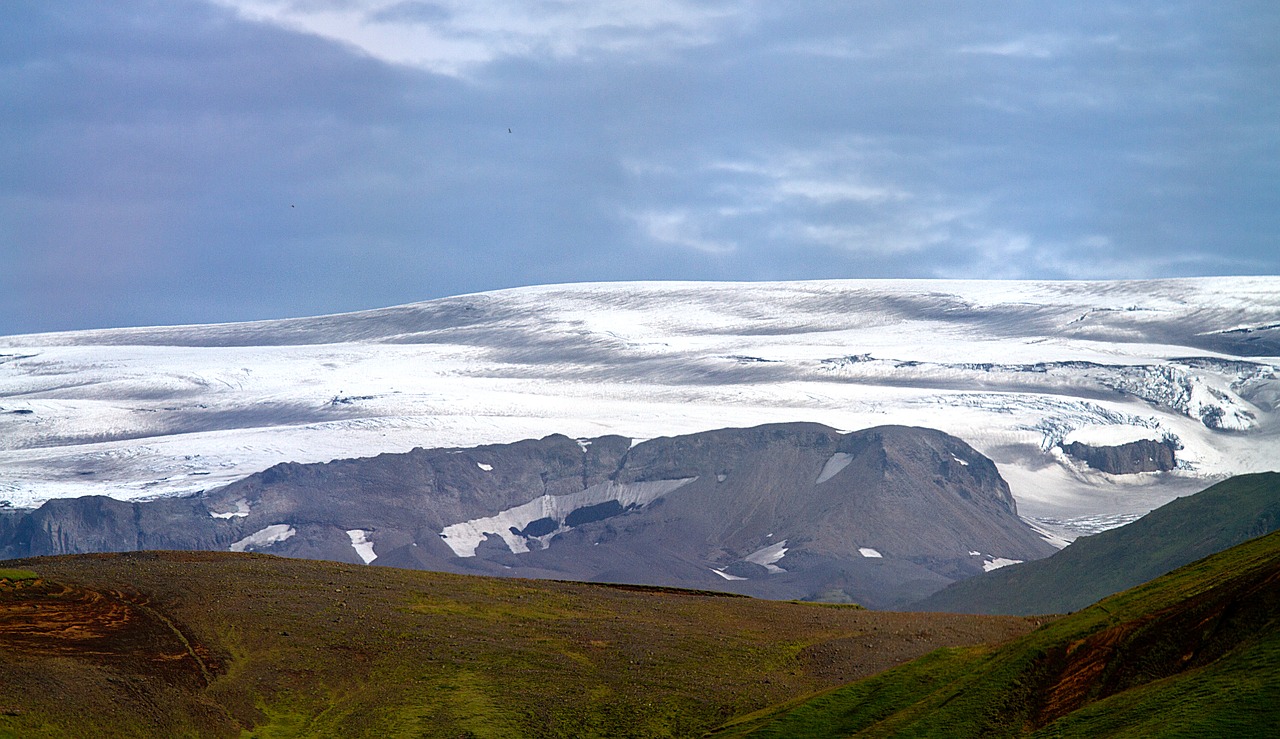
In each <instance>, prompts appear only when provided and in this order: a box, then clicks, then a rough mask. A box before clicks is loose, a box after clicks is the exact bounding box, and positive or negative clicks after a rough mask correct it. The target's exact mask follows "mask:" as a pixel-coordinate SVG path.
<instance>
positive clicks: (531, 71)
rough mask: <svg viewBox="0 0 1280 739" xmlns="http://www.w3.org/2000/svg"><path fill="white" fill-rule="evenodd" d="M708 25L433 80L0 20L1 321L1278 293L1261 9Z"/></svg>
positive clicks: (855, 12)
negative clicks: (713, 290)
mask: <svg viewBox="0 0 1280 739" xmlns="http://www.w3.org/2000/svg"><path fill="white" fill-rule="evenodd" d="M327 6H328V7H345V8H348V9H350V10H352V12H358V11H362V9H367V8H369V7H371V6H370V5H369V4H368V3H354V2H349V3H339V4H337V5H334V4H328V5H327ZM317 7H318V6H317ZM378 7H379V8H380V10H379V11H378V12H379V13H380V14H379V15H377V16H376V17H375V19H374V20H376V22H378V23H387V24H393V25H394V24H397V23H401V24H409V25H413V24H419V25H421V24H426V25H433V24H434V25H436V26H447V25H449V24H451V23H452V20H450V19H449V18H447V17H446V16H445V15H444V13H445V12H455V13H456V12H457V11H458V8H457V7H455V6H452V5H448V4H447V3H439V4H429V3H407V2H406V3H397V4H390V3H387V4H383V5H380V6H378ZM537 7H538V6H534V5H529V6H527V8H532V9H533V10H531V11H529V12H535V11H536V9H537ZM672 7H675V6H674V5H673V6H672ZM681 7H683V6H681ZM691 7H692V6H691ZM707 7H709V8H710V10H708V11H707V13H708V15H707V17H708V18H711V19H712V20H710V21H707V22H708V23H710V24H711V25H708V26H699V25H697V24H696V23H694V24H692V25H689V26H687V27H681V28H675V27H661V28H657V27H655V28H654V29H650V30H644V29H643V28H641V27H636V28H629V29H622V30H619V29H611V28H608V27H601V28H597V29H588V30H587V31H583V33H586V34H588V35H590V38H591V44H592V45H591V50H590V52H589V53H587V52H585V51H584V52H582V53H579V54H561V55H556V54H549V53H545V51H546V49H545V48H544V49H542V50H541V51H539V50H538V49H537V48H534V46H529V45H527V44H526V45H518V46H514V47H510V49H509V51H510V53H504V54H503V55H501V56H497V57H494V58H493V59H492V60H491V61H490V62H488V63H486V64H481V65H479V66H475V67H473V68H471V69H470V71H469V72H468V74H467V75H466V76H465V77H451V76H444V75H440V74H433V73H432V72H430V71H429V70H423V69H415V68H412V67H410V66H406V65H402V64H395V63H388V62H385V61H382V60H380V59H379V58H377V56H376V55H371V54H368V53H365V52H364V51H361V50H358V49H355V48H353V47H351V46H348V45H344V44H343V43H339V42H335V41H331V40H326V39H324V38H320V37H317V36H313V35H308V34H305V33H301V32H298V31H296V30H293V29H290V28H285V27H278V26H275V25H271V24H268V23H260V22H250V21H247V20H245V19H244V18H243V17H240V16H238V15H237V14H235V13H234V12H232V11H231V10H229V9H227V8H225V7H223V6H221V5H210V4H206V3H200V2H142V1H140V0H133V1H131V2H119V3H108V4H102V3H93V2H83V3H73V2H65V3H56V4H46V3H35V2H16V3H7V4H4V5H0V24H3V26H4V27H7V28H15V27H21V28H23V29H24V33H23V34H21V35H18V34H13V35H11V37H7V38H6V39H5V40H4V42H2V43H0V95H2V96H3V99H4V100H5V102H6V105H5V106H4V108H3V112H0V333H12V332H18V331H29V330H41V329H54V328H76V327H89V326H102V325H126V324H134V325H136V324H155V323H174V322H190V321H202V322H203V321H221V320H232V319H248V318H265V317H273V316H286V315H305V314H314V313H320V312H332V311H339V310H352V309H356V308H362V307H377V306H383V305H390V304H394V303H400V302H409V301H415V300H422V299H427V298H431V297H438V296H443V295H449V294H458V293H463V292H470V291H478V290H485V289H493V288H499V287H506V286H512V285H519V284H532V283H544V282H563V281H579V280H612V279H775V278H801V277H885V276H898V277H910V276H917V277H931V276H979V277H980V276H993V277H1045V278H1051V277H1061V278H1076V277H1091V278H1104V277H1117V278H1118V277H1157V276H1183V275H1193V274H1212V273H1250V272H1251V273H1275V272H1277V271H1280V256H1277V251H1278V250H1276V249H1275V241H1274V239H1275V234H1276V233H1280V187H1277V186H1276V185H1277V182H1280V161H1277V159H1276V158H1275V157H1274V156H1273V155H1272V153H1273V152H1274V150H1275V149H1276V147H1277V145H1280V92H1277V91H1280V41H1277V39H1280V8H1277V7H1273V5H1271V4H1266V3H1246V2H1236V3H1223V4H1210V3H1202V2H1183V3H1177V4H1172V5H1171V4H1168V3H1155V2H1150V3H1130V4H1126V5H1125V6H1124V7H1119V6H1112V5H1110V4H1108V5H1105V6H1101V7H1093V6H1084V7H1081V6H1073V7H1070V8H1067V7H1056V6H1055V7H1052V8H1045V7H1038V8H1034V9H1033V8H1030V7H1029V6H1027V5H1026V4H1025V3H1021V2H988V3H948V4H945V5H944V6H939V7H937V8H932V9H930V11H929V12H927V13H925V12H921V11H920V10H919V9H918V8H916V9H912V8H904V7H903V6H902V4H901V3H898V2H888V1H885V2H865V3H856V4H849V3H813V4H805V5H804V6H803V9H797V8H793V7H791V6H785V5H776V4H768V5H765V4H747V3H742V4H733V3H722V4H718V5H714V6H707ZM441 9H443V10H441ZM548 27H552V26H548ZM637 28H640V30H637ZM708 28H710V29H712V31H714V32H707V33H703V31H706V29H708ZM467 33H473V34H482V32H481V31H480V30H477V29H474V28H472V29H470V30H467ZM591 34H594V35H591ZM646 34H652V36H647V35H646ZM672 34H675V35H676V36H679V35H680V34H685V36H687V37H689V38H693V37H694V36H697V37H698V40H697V43H688V44H671V43H668V42H669V41H670V40H671V39H672V38H674V37H675V36H673V35H672ZM580 38H587V37H586V36H582V37H580ZM646 38H653V39H654V40H655V41H654V44H653V47H652V48H648V49H646V48H644V46H643V43H642V42H643V41H644V40H645V39H646ZM478 42H480V43H485V44H488V43H491V42H492V43H497V41H495V40H494V39H488V38H479V40H478ZM522 43H523V42H522ZM636 43H640V46H636ZM582 48H585V47H582ZM521 50H523V51H521ZM508 130H510V131H511V133H508Z"/></svg>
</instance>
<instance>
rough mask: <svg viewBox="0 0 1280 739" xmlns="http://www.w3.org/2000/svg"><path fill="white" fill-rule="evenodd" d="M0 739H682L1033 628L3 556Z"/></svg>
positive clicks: (128, 559) (419, 581) (396, 577)
mask: <svg viewBox="0 0 1280 739" xmlns="http://www.w3.org/2000/svg"><path fill="white" fill-rule="evenodd" d="M14 566H20V567H23V568H25V569H29V570H34V571H36V572H37V573H38V574H39V575H40V577H39V578H38V579H34V580H25V581H20V582H8V581H0V624H2V625H0V736H21V737H28V736H101V737H110V736H173V735H196V736H240V735H242V734H243V735H248V736H263V737H266V736H300V735H306V736H338V735H342V736H375V735H376V736H399V735H412V736H453V737H456V736H531V737H538V736H575V737H576V736H690V735H698V734H700V733H701V732H702V731H705V730H706V729H708V728H710V727H712V726H714V725H716V724H718V723H721V722H723V721H724V720H726V719H728V718H729V717H732V716H735V715H739V714H742V713H746V712H750V711H753V710H756V709H759V708H762V707H764V706H767V705H770V704H773V703H777V702H780V701H786V700H791V699H794V698H797V697H799V696H801V695H805V694H809V693H811V692H813V691H815V690H821V689H825V688H829V687H832V686H834V685H837V684H841V683H845V682H848V681H850V680H854V679H857V678H860V677H864V676H867V675H870V674H873V673H876V672H879V671H881V670H884V669H886V668H889V667H891V666H894V665H897V664H901V663H903V662H905V661H908V660H910V659H913V658H915V657H917V656H919V655H922V654H924V653H926V652H929V651H931V650H933V649H935V648H937V647H940V646H955V645H965V644H976V643H982V642H994V641H1003V640H1007V639H1010V638H1012V637H1015V636H1017V635H1020V634H1023V633H1026V632H1027V631H1029V630H1030V629H1031V628H1032V627H1033V623H1034V621H1033V620H1029V619H1023V618H1013V617H990V616H954V615H946V614H898V613H884V612H872V611H865V610H861V609H857V608H853V607H847V606H821V605H814V604H801V603H785V602H774V601H761V600H754V599H749V598H740V597H725V596H723V595H712V594H706V593H695V592H689V591H679V590H671V589H650V588H636V587H628V588H617V587H610V586H607V585H598V584H596V585H593V584H583V583H567V582H546V581H525V580H504V579H492V578H480V577H469V576H459V575H447V574H441V573H429V572H417V571H405V570H394V569H390V568H374V567H360V566H353V565H343V564H335V563H329V562H316V561H304V560H289V559H281V558H276V557H270V556H265V555H237V554H219V553H208V552H145V553H130V554H115V555H78V556H69V557H51V558H39V559H32V560H24V561H21V562H20V563H15V564H14Z"/></svg>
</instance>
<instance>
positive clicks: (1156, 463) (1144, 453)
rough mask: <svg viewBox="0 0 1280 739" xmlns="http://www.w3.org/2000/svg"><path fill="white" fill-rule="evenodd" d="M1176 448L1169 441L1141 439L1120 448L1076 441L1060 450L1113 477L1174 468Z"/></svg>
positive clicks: (1165, 470)
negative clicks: (1090, 444)
mask: <svg viewBox="0 0 1280 739" xmlns="http://www.w3.org/2000/svg"><path fill="white" fill-rule="evenodd" d="M1176 450H1177V447H1175V446H1174V444H1173V443H1172V442H1169V441H1153V440H1151V439H1143V440H1141V441H1132V442H1129V443H1128V444H1121V445H1119V446H1089V445H1087V444H1081V443H1079V442H1075V443H1072V444H1065V445H1063V447H1062V451H1064V452H1066V453H1067V454H1068V455H1070V456H1071V457H1073V458H1074V459H1078V460H1080V461H1081V462H1084V463H1085V464H1087V465H1089V466H1090V467H1092V468H1094V469H1095V470H1100V471H1102V472H1109V473H1111V474H1113V475H1129V474H1133V473H1135V472H1167V471H1169V470H1171V469H1173V468H1174V467H1176V466H1177V460H1176V459H1175V458H1174V452H1175V451H1176Z"/></svg>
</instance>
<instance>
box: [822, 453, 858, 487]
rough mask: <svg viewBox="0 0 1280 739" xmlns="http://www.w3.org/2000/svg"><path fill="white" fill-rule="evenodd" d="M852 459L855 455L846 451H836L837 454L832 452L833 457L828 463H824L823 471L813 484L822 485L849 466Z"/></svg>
mask: <svg viewBox="0 0 1280 739" xmlns="http://www.w3.org/2000/svg"><path fill="white" fill-rule="evenodd" d="M852 461H853V456H852V455H849V454H845V453H844V452H836V453H835V454H832V455H831V459H828V460H827V463H826V464H824V465H822V473H821V474H819V475H818V479H817V480H814V482H813V484H814V485H821V484H822V483H824V482H826V481H827V480H830V479H831V478H833V477H835V476H836V475H838V474H840V470H843V469H844V468H845V467H848V466H849V463H850V462H852Z"/></svg>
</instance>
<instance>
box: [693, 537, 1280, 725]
mask: <svg viewBox="0 0 1280 739" xmlns="http://www.w3.org/2000/svg"><path fill="white" fill-rule="evenodd" d="M1277 726H1280V532H1273V533H1271V534H1268V535H1266V536H1264V537H1260V538H1258V539H1254V540H1252V541H1249V542H1247V543H1245V544H1241V545H1238V546H1236V547H1233V548H1231V549H1229V550H1227V551H1225V552H1222V553H1219V554H1216V555H1213V556H1211V557H1208V558H1206V559H1203V560H1200V561H1198V562H1195V563H1193V564H1190V565H1188V566H1186V567H1183V568H1181V569H1179V570H1176V571H1175V572H1172V573H1170V574H1168V575H1165V576H1164V577H1161V578H1158V579H1156V580H1154V581H1152V582H1150V583H1147V584H1146V585H1142V586H1140V587H1137V588H1133V589H1131V590H1127V591H1125V592H1123V593H1120V594H1119V595H1115V596H1112V597H1110V598H1107V599H1106V600H1103V601H1101V602H1099V603H1097V604H1095V605H1093V606H1091V607H1089V608H1086V609H1084V610H1082V611H1080V612H1078V613H1075V614H1072V615H1071V616H1067V617H1065V618H1062V619H1059V620H1057V621H1054V622H1052V623H1049V624H1047V625H1046V626H1043V627H1041V628H1040V629H1037V630H1036V631H1035V632H1033V633H1031V634H1028V635H1027V636H1025V637H1022V638H1020V639H1017V640H1015V641H1014V642H1012V643H1010V644H1008V645H1005V646H1004V647H1000V648H981V647H979V648H967V649H945V650H939V651H937V652H934V653H932V654H930V655H928V656H926V657H924V658H922V659H919V660H916V661H915V662H912V663H910V664H908V665H904V666H902V667H900V668H896V669H894V670H891V671H889V672H887V673H884V674H883V675H879V676H876V677H873V678H869V679H866V680H862V681H860V682H856V683H853V684H851V685H848V686H846V687H843V688H839V689H836V690H834V691H830V692H828V693H826V694H823V695H820V696H818V697H815V698H813V699H811V700H808V701H803V702H797V703H796V704H793V705H791V706H783V707H781V708H778V709H773V710H771V711H766V712H762V713H760V714H757V715H754V716H750V717H747V718H746V719H742V720H739V721H738V722H735V723H733V724H731V725H729V726H726V727H724V728H723V729H721V730H720V731H719V732H717V733H716V735H717V736H723V737H731V736H732V737H744V736H750V737H759V738H763V737H788V738H789V739H793V738H794V739H801V738H803V737H846V736H867V737H887V736H947V737H957V738H962V737H1020V736H1034V737H1096V736H1110V737H1152V736H1159V737H1171V736H1185V737H1207V736H1231V737H1255V736H1257V737H1261V736H1275V733H1274V732H1275V728H1276V727H1277Z"/></svg>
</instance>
